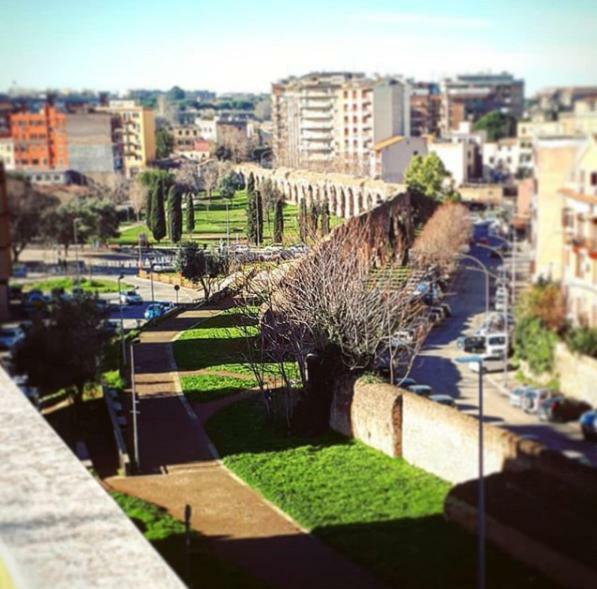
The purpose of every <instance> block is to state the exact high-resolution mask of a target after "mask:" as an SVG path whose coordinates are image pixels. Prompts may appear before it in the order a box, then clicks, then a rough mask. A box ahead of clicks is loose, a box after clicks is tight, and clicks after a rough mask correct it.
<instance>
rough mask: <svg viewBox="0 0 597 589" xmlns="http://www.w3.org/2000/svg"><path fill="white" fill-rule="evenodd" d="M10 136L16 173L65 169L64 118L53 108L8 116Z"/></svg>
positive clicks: (66, 156)
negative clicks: (19, 171)
mask: <svg viewBox="0 0 597 589" xmlns="http://www.w3.org/2000/svg"><path fill="white" fill-rule="evenodd" d="M10 133H11V136H12V138H13V139H14V155H15V168H16V169H17V170H22V169H40V170H41V169H43V170H47V169H65V168H67V167H68V151H67V140H66V116H65V115H64V113H60V112H58V111H57V110H56V108H55V107H54V106H51V105H45V106H44V107H43V109H42V110H41V111H40V112H37V113H31V112H21V113H15V114H13V115H11V117H10Z"/></svg>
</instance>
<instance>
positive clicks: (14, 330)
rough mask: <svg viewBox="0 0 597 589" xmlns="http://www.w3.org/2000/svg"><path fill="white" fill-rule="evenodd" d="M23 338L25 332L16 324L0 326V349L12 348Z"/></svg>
mask: <svg viewBox="0 0 597 589" xmlns="http://www.w3.org/2000/svg"><path fill="white" fill-rule="evenodd" d="M24 340H25V332H24V331H23V330H22V329H21V328H20V327H18V326H12V327H9V326H4V327H0V349H1V350H14V349H15V348H16V347H17V346H18V345H19V344H20V343H22V342H23V341H24Z"/></svg>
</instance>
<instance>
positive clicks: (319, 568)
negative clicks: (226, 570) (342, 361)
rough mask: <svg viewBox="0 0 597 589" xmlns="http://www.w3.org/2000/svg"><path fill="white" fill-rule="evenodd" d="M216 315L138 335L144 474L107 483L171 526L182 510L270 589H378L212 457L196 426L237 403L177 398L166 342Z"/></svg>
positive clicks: (220, 550)
mask: <svg viewBox="0 0 597 589" xmlns="http://www.w3.org/2000/svg"><path fill="white" fill-rule="evenodd" d="M220 312H221V308H208V307H206V308H202V309H198V310H192V311H186V312H184V313H181V314H180V315H179V316H177V317H173V318H171V319H168V320H166V321H164V322H163V323H162V324H160V325H158V326H156V327H155V328H153V329H151V330H148V331H145V332H143V334H142V335H141V343H139V344H137V345H136V347H135V368H136V379H135V382H136V385H137V390H138V393H139V397H140V418H139V419H140V421H139V423H140V449H141V454H140V462H141V467H142V470H143V472H144V473H147V474H145V475H143V476H136V477H129V478H121V477H114V478H111V479H108V480H107V483H108V484H109V485H110V486H111V487H112V488H114V489H115V490H118V491H121V492H124V493H128V494H130V495H135V496H137V497H140V498H142V499H145V500H146V501H151V502H152V503H156V504H158V505H161V506H163V507H165V508H167V509H168V511H169V512H170V513H172V515H174V517H176V518H179V519H183V512H184V506H185V504H190V505H191V506H192V519H191V524H192V527H193V528H194V529H195V530H197V531H198V532H200V533H201V534H203V535H204V536H205V537H206V538H207V539H208V541H209V542H210V544H211V545H212V547H213V550H214V551H215V552H216V553H217V554H218V555H220V556H221V557H222V558H224V559H227V560H229V561H231V562H234V563H236V564H237V565H239V566H240V567H241V568H244V569H245V570H247V571H248V572H249V573H250V574H252V575H253V576H254V577H255V578H256V579H258V580H260V581H262V582H264V583H267V584H268V585H269V586H271V587H278V588H280V589H304V588H305V587H308V588H309V589H336V588H338V589H340V588H342V589H357V588H360V589H362V588H367V589H382V588H383V587H384V586H383V585H382V584H381V583H380V582H379V581H378V580H377V579H375V578H373V577H371V576H370V575H369V574H368V573H367V572H365V571H364V570H362V569H361V568H359V567H358V566H357V565H355V564H353V563H352V562H350V561H348V560H346V559H345V558H344V557H342V556H341V555H339V554H338V553H337V552H335V551H334V550H332V549H331V548H329V547H328V546H326V545H324V544H323V543H322V542H321V541H320V540H318V539H317V538H315V537H314V536H311V535H310V534H308V533H306V532H305V531H304V530H301V529H300V528H299V527H298V526H297V524H295V523H293V522H292V521H290V520H289V519H288V518H287V517H286V516H285V515H284V514H282V513H281V512H280V511H278V510H277V509H276V508H275V507H273V506H272V505H271V504H269V503H268V502H267V501H266V500H264V499H263V498H262V497H261V495H259V494H258V493H256V492H255V491H253V490H252V489H251V488H249V487H248V486H247V485H245V484H244V483H243V482H242V481H240V480H239V479H238V478H236V477H235V476H234V475H233V474H232V473H230V471H228V469H226V468H225V467H224V466H223V465H222V464H221V463H220V462H219V461H218V460H216V459H215V458H214V456H213V448H212V446H211V443H210V441H209V439H208V437H207V435H206V433H205V430H204V428H203V424H204V423H205V422H206V420H207V419H208V418H209V417H210V416H211V415H212V414H213V413H214V412H216V411H217V410H218V409H220V408H222V407H223V406H224V405H226V404H229V403H231V402H234V401H235V400H236V399H237V398H238V397H236V398H226V399H219V400H217V401H214V402H212V403H208V404H203V405H195V407H193V408H191V406H190V405H189V404H188V403H187V401H186V399H185V398H184V397H183V396H182V395H181V394H180V393H179V391H180V388H179V385H178V379H177V374H176V367H175V363H174V359H173V355H172V348H171V341H172V339H174V337H175V336H176V334H177V333H178V332H179V331H182V330H185V329H188V328H190V327H191V326H193V325H195V324H196V323H198V322H199V321H201V320H204V319H207V318H208V317H211V316H213V315H216V314H218V313H220ZM245 394H246V393H245ZM248 394H251V393H248Z"/></svg>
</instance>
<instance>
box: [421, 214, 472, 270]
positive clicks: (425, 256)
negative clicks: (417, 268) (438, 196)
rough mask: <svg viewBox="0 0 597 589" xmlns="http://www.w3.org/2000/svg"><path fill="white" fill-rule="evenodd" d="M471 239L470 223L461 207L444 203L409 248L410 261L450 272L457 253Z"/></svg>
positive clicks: (454, 264)
mask: <svg viewBox="0 0 597 589" xmlns="http://www.w3.org/2000/svg"><path fill="white" fill-rule="evenodd" d="M470 238H471V222H470V217H469V214H468V211H467V209H466V207H465V206H464V205H461V204H458V203H449V202H448V203H444V204H442V205H440V206H439V207H438V208H437V210H436V211H435V213H433V215H432V216H431V218H430V219H429V221H427V223H426V224H425V225H424V226H423V231H422V232H421V234H420V235H419V236H418V237H417V239H416V240H415V243H414V245H413V248H412V256H413V259H415V260H416V261H417V263H418V264H421V265H435V266H437V267H438V268H439V269H440V270H441V271H442V272H444V273H450V272H452V271H453V270H454V268H455V267H456V264H457V260H458V258H457V256H458V253H460V252H462V250H463V248H464V247H465V246H466V245H467V244H468V242H469V240H470Z"/></svg>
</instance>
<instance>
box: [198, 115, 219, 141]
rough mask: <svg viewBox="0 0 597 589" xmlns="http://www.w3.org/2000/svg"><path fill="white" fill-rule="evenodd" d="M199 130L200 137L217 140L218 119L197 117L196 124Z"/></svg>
mask: <svg viewBox="0 0 597 589" xmlns="http://www.w3.org/2000/svg"><path fill="white" fill-rule="evenodd" d="M194 126H195V127H196V128H197V129H198V131H199V137H201V138H202V139H205V140H206V141H215V140H216V119H215V118H211V119H206V118H199V117H198V118H196V119H195V125H194Z"/></svg>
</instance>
